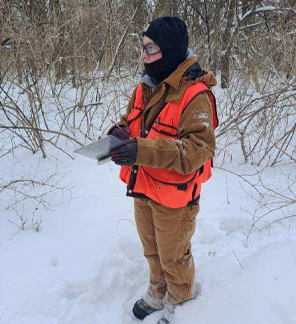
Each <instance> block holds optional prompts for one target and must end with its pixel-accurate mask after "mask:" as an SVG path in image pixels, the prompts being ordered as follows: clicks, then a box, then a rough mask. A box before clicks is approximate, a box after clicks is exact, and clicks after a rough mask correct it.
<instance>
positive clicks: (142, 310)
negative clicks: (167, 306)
mask: <svg viewBox="0 0 296 324" xmlns="http://www.w3.org/2000/svg"><path fill="white" fill-rule="evenodd" d="M157 310H158V309H155V308H152V307H150V306H149V305H147V304H146V303H145V302H144V300H143V299H140V300H138V301H137V302H136V303H135V305H134V308H133V313H134V315H135V316H136V317H137V318H138V319H141V320H142V319H144V318H145V317H146V316H148V315H150V314H152V313H154V312H155V311H157Z"/></svg>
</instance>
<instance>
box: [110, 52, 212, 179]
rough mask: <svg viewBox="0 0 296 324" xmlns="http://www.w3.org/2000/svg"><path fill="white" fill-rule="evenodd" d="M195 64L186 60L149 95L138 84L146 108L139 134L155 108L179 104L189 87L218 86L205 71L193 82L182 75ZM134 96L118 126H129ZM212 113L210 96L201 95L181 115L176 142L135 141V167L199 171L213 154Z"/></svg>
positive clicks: (143, 87)
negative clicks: (172, 103)
mask: <svg viewBox="0 0 296 324" xmlns="http://www.w3.org/2000/svg"><path fill="white" fill-rule="evenodd" d="M195 62H196V58H195V57H190V58H187V59H186V60H185V61H184V62H183V63H182V64H180V65H179V67H178V68H177V70H176V71H175V72H173V73H172V74H171V75H170V76H169V77H168V78H167V79H165V80H164V81H163V82H161V83H159V84H158V85H157V87H156V89H155V90H154V91H153V93H152V94H151V89H150V87H149V86H148V85H147V84H145V83H143V82H142V83H141V86H142V89H143V100H144V105H145V108H144V113H143V119H142V121H143V122H142V134H144V133H145V128H146V127H148V125H149V124H150V122H151V120H153V119H154V118H155V114H156V112H157V111H158V109H159V108H160V107H161V106H162V105H163V104H164V103H165V102H178V101H179V100H180V98H181V97H182V95H183V93H184V92H185V90H186V89H187V88H188V87H189V86H190V85H191V84H193V83H195V82H198V81H202V82H203V83H204V84H205V85H206V86H207V87H208V88H209V89H211V88H212V87H213V86H215V85H216V84H217V80H216V78H215V76H214V74H213V72H211V71H204V73H205V74H204V75H203V76H201V77H199V78H198V79H196V80H191V79H190V78H189V77H188V76H183V74H184V73H185V72H186V71H187V69H188V68H190V67H191V66H192V65H193V64H194V63H195ZM135 95H136V90H135V91H134V92H133V95H132V97H131V99H130V101H129V104H128V106H127V109H126V114H124V115H123V116H122V117H121V120H120V121H119V125H121V126H128V122H127V118H128V115H129V114H130V112H131V109H132V108H133V104H134V100H135ZM212 114H213V112H212V104H211V101H210V98H209V95H208V94H207V93H201V94H200V95H198V96H197V97H196V98H195V99H194V100H193V101H192V102H191V103H190V104H189V106H188V107H187V108H186V109H185V111H184V112H183V115H182V117H181V120H180V124H179V128H178V131H177V134H178V137H179V140H178V141H172V140H170V139H165V138H161V137H159V138H155V139H147V138H142V137H138V138H137V143H138V152H137V158H136V162H135V164H136V165H146V166H153V167H154V168H166V169H172V170H174V171H177V172H178V173H181V174H188V173H191V172H193V171H195V170H197V169H199V168H200V167H201V166H202V165H203V164H204V163H205V162H206V161H207V160H208V159H210V158H211V157H213V155H214V151H215V134H214V129H213V116H212ZM110 131H111V130H110ZM109 133H110V132H109Z"/></svg>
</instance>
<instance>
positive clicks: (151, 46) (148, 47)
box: [142, 44, 160, 55]
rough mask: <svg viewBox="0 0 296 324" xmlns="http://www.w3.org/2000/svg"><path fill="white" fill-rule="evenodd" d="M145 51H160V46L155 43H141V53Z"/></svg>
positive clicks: (150, 53)
mask: <svg viewBox="0 0 296 324" xmlns="http://www.w3.org/2000/svg"><path fill="white" fill-rule="evenodd" d="M144 51H145V52H146V53H147V54H148V55H154V54H157V53H159V52H160V48H159V46H157V45H155V44H147V45H144V44H142V53H143V52H144Z"/></svg>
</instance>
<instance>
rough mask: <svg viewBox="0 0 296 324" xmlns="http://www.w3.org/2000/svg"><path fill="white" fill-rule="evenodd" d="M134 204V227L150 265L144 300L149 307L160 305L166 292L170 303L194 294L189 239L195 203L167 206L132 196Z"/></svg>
mask: <svg viewBox="0 0 296 324" xmlns="http://www.w3.org/2000/svg"><path fill="white" fill-rule="evenodd" d="M134 208H135V220H136V224H137V230H138V233H139V236H140V239H141V242H142V245H143V249H144V255H145V257H146V258H147V261H148V264H149V269H150V285H149V287H148V290H147V292H146V294H145V296H144V299H145V301H146V302H147V303H148V304H150V305H151V307H155V308H161V305H162V300H163V298H164V297H165V295H166V293H167V297H166V300H167V302H168V303H170V304H179V303H181V302H184V301H186V300H189V299H192V298H194V291H193V284H194V260H193V256H192V253H191V243H190V241H191V238H192V236H193V234H194V230H195V224H196V220H195V218H196V215H197V214H198V212H199V205H198V204H197V205H193V206H186V207H181V208H174V209H171V208H169V207H166V206H163V205H160V204H158V203H156V202H155V201H153V200H151V199H141V198H135V202H134ZM172 211H173V212H172Z"/></svg>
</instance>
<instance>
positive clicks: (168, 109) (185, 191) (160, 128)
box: [120, 82, 217, 208]
mask: <svg viewBox="0 0 296 324" xmlns="http://www.w3.org/2000/svg"><path fill="white" fill-rule="evenodd" d="M201 92H207V93H208V94H209V96H210V99H211V102H212V107H213V125H214V128H215V127H216V126H217V115H216V108H215V98H214V96H213V94H212V93H211V92H210V91H209V89H208V88H207V86H206V85H205V84H204V83H202V82H197V83H194V84H193V85H191V86H190V87H189V88H188V89H187V90H186V91H185V93H184V94H183V96H182V98H181V100H180V101H178V102H168V103H167V104H166V106H165V107H164V109H163V110H162V111H161V113H160V114H159V115H158V116H157V118H156V120H155V122H154V124H153V126H152V128H151V129H150V131H149V133H148V134H147V138H149V139H153V138H155V137H163V138H166V139H171V140H176V141H177V140H178V136H177V129H178V125H179V122H180V119H181V116H182V112H183V110H184V109H186V106H187V105H188V104H189V103H190V101H191V100H192V99H194V97H195V96H197V95H198V94H199V93H201ZM142 98H143V97H142V87H141V85H139V86H138V88H137V91H136V98H135V102H134V108H133V109H132V111H131V113H130V114H129V116H128V122H129V128H130V130H131V137H133V138H135V137H139V136H140V132H141V121H142V112H143V110H144V104H143V99H142ZM202 169H203V170H197V171H195V172H192V173H190V174H186V175H183V174H180V173H178V172H176V171H174V170H168V169H159V168H153V167H150V166H139V167H138V170H137V180H136V182H135V186H134V188H133V192H134V193H140V194H144V195H146V196H147V197H149V198H151V199H153V200H154V201H156V202H158V203H159V204H162V205H164V206H167V207H171V208H180V207H184V206H186V205H187V204H188V203H189V202H190V201H191V200H193V199H195V198H197V196H198V195H199V194H200V190H201V183H203V182H206V181H207V180H208V179H209V178H210V177H211V160H209V161H207V162H206V163H205V164H204V166H203V168H202ZM131 172H132V168H131V167H127V166H123V167H121V171H120V179H121V180H122V181H123V182H125V183H126V184H128V183H129V181H130V176H131Z"/></svg>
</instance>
